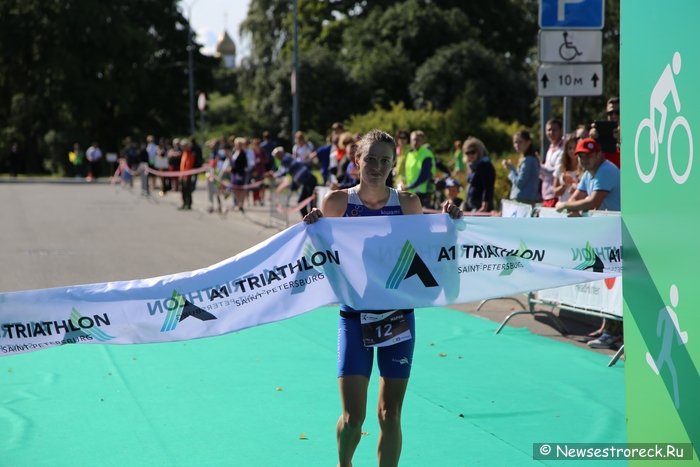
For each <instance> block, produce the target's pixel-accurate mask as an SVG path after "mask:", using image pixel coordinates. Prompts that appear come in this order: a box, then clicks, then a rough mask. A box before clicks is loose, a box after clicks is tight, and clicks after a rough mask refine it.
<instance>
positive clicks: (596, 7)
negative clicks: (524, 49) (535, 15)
mask: <svg viewBox="0 0 700 467" xmlns="http://www.w3.org/2000/svg"><path fill="white" fill-rule="evenodd" d="M604 11H605V0H540V28H542V29H567V28H568V29H602V28H603V24H604V22H605V20H604V18H605V16H604Z"/></svg>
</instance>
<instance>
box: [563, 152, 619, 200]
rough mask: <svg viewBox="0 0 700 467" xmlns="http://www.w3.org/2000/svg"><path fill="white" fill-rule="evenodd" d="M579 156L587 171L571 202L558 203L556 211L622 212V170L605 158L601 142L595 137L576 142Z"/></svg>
mask: <svg viewBox="0 0 700 467" xmlns="http://www.w3.org/2000/svg"><path fill="white" fill-rule="evenodd" d="M576 156H578V158H579V161H580V162H581V166H582V167H583V168H584V169H586V172H585V173H584V174H583V177H582V178H581V181H580V182H579V185H578V187H577V189H576V191H575V192H574V194H573V195H572V196H571V198H570V199H569V200H568V201H560V202H558V203H557V204H556V206H555V208H556V210H557V211H563V210H564V209H566V210H568V211H573V212H581V211H590V210H592V209H599V210H608V211H619V210H620V209H621V206H620V169H618V168H617V167H616V166H615V164H613V163H612V162H610V161H608V160H607V159H606V158H605V155H604V154H603V153H602V152H601V150H600V145H599V144H598V142H597V141H596V140H594V139H592V138H584V139H581V140H579V142H578V143H577V144H576Z"/></svg>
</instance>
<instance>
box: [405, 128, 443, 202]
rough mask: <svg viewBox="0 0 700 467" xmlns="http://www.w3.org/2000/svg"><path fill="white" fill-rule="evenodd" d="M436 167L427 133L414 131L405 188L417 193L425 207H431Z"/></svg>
mask: <svg viewBox="0 0 700 467" xmlns="http://www.w3.org/2000/svg"><path fill="white" fill-rule="evenodd" d="M435 169H436V164H435V155H434V154H433V151H431V150H430V147H429V146H428V143H427V142H426V138H425V133H423V132H422V131H420V130H416V131H412V132H411V150H410V151H409V152H408V154H406V169H405V175H404V177H405V178H404V179H405V183H406V185H405V187H404V188H403V189H404V190H407V191H410V192H412V193H415V194H416V196H418V199H419V200H420V202H421V204H422V205H423V207H431V201H430V200H431V197H432V194H433V191H434V190H435V187H434V185H433V178H434V177H435V172H436V170H435Z"/></svg>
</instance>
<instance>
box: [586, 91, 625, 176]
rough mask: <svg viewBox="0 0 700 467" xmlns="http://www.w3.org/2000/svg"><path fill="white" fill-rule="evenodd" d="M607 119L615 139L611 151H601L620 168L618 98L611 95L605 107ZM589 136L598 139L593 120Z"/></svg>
mask: <svg viewBox="0 0 700 467" xmlns="http://www.w3.org/2000/svg"><path fill="white" fill-rule="evenodd" d="M605 111H606V118H607V121H609V122H613V123H614V124H615V128H614V129H613V132H612V133H613V134H612V136H613V138H614V140H615V148H614V150H613V151H605V150H604V151H603V154H604V155H605V158H606V159H607V160H609V161H610V162H612V163H613V164H615V165H616V166H617V168H618V169H619V168H620V98H619V97H611V98H610V99H608V103H607V105H606V107H605ZM591 138H594V139H596V140H599V132H598V129H597V128H596V126H595V122H593V124H592V125H591Z"/></svg>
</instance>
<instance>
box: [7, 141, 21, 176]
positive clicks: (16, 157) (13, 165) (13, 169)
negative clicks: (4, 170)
mask: <svg viewBox="0 0 700 467" xmlns="http://www.w3.org/2000/svg"><path fill="white" fill-rule="evenodd" d="M9 159H10V176H12V177H17V174H18V173H19V171H20V164H21V162H22V155H21V154H20V152H19V144H18V143H17V141H13V142H12V146H10V157H9Z"/></svg>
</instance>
